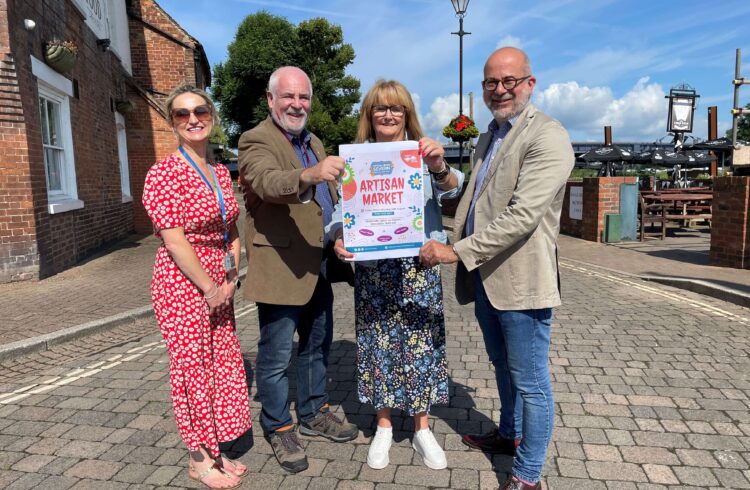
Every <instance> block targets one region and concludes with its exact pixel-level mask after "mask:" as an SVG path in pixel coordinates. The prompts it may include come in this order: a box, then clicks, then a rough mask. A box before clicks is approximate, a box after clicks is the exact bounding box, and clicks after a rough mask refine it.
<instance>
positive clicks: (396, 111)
mask: <svg viewBox="0 0 750 490" xmlns="http://www.w3.org/2000/svg"><path fill="white" fill-rule="evenodd" d="M405 110H406V109H405V108H404V106H402V105H399V104H396V105H376V106H373V107H372V113H373V114H375V115H382V114H385V113H386V112H387V111H391V114H393V115H394V116H403V115H404V111H405Z"/></svg>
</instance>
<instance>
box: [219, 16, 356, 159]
mask: <svg viewBox="0 0 750 490" xmlns="http://www.w3.org/2000/svg"><path fill="white" fill-rule="evenodd" d="M354 57H355V54H354V48H352V46H351V45H350V44H346V43H344V34H343V31H342V30H341V27H340V26H338V25H335V24H331V23H329V22H328V21H327V20H326V19H322V18H314V19H310V20H306V21H303V22H301V23H300V24H299V25H298V26H295V25H293V24H292V23H290V22H289V21H288V20H286V19H285V18H284V17H279V16H275V15H271V14H269V13H268V12H263V11H261V12H258V13H256V14H253V15H249V16H247V17H246V18H245V20H244V21H243V22H242V24H240V27H239V28H238V29H237V34H236V35H235V39H234V41H233V42H232V43H231V44H230V45H229V56H228V57H227V61H226V63H224V64H221V63H219V64H217V65H216V67H215V68H214V79H215V82H214V86H213V94H214V96H215V97H216V100H217V101H218V102H219V104H220V107H221V116H222V119H223V120H224V122H225V123H226V126H227V128H228V132H229V135H228V136H229V141H230V142H231V143H232V144H236V142H237V140H238V139H239V136H240V134H242V132H243V131H246V130H248V129H251V128H253V127H254V126H255V125H257V124H258V123H259V122H261V121H262V120H263V119H265V118H266V116H267V115H268V104H267V101H266V85H267V83H268V77H269V76H270V75H271V73H272V72H273V71H274V70H275V69H276V68H278V67H280V66H284V65H293V66H299V67H300V68H302V69H303V70H305V72H306V73H307V74H308V75H309V76H310V80H311V81H312V85H313V100H312V110H311V113H310V119H309V122H308V125H307V127H308V129H310V131H312V132H313V133H315V134H316V135H317V136H318V137H319V138H320V139H321V140H323V143H324V145H325V146H326V150H327V151H329V152H337V150H338V145H339V144H343V143H351V142H352V141H353V140H354V136H355V134H356V130H357V122H358V115H357V113H356V112H353V111H352V108H353V106H354V104H356V103H357V102H358V101H359V98H360V93H359V80H357V79H356V78H354V77H352V76H350V75H347V74H346V67H347V66H348V65H350V64H351V63H352V62H353V61H354Z"/></svg>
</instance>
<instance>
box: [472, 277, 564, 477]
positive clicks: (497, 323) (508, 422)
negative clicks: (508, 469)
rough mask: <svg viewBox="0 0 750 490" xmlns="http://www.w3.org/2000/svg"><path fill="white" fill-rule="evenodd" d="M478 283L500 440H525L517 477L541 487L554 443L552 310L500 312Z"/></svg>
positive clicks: (479, 310)
mask: <svg viewBox="0 0 750 490" xmlns="http://www.w3.org/2000/svg"><path fill="white" fill-rule="evenodd" d="M475 282H476V288H477V289H476V298H475V299H476V303H475V306H474V308H475V310H474V311H475V313H476V316H477V320H478V321H479V326H480V327H481V329H482V334H483V336H484V343H485V347H486V349H487V355H488V356H489V358H490V362H492V364H493V366H495V378H496V380H497V389H498V391H499V393H500V403H501V404H502V406H501V408H500V429H499V433H500V435H501V436H502V437H505V438H508V439H522V441H521V445H520V446H519V447H518V449H517V451H516V457H515V460H514V461H513V475H514V476H516V477H518V478H520V479H522V480H525V481H528V482H532V483H535V482H538V481H539V479H540V478H541V475H542V469H543V467H544V460H545V458H546V456H547V447H548V446H549V443H550V441H551V439H552V428H553V426H554V423H555V405H554V400H553V398H552V383H551V382H550V376H549V364H548V363H549V344H550V326H551V324H552V309H551V308H543V309H539V310H521V311H505V310H496V309H495V308H494V307H493V306H492V305H491V304H490V302H489V300H488V299H487V294H486V293H485V291H484V287H483V286H482V282H481V280H477V281H475Z"/></svg>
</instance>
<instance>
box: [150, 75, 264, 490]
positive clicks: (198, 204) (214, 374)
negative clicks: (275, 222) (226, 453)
mask: <svg viewBox="0 0 750 490" xmlns="http://www.w3.org/2000/svg"><path fill="white" fill-rule="evenodd" d="M166 105H167V112H168V114H169V118H170V121H171V123H172V128H173V130H174V132H175V134H176V135H177V138H178V140H179V144H180V146H179V148H178V151H175V152H174V153H172V154H171V155H169V156H168V157H167V158H166V159H165V160H163V161H161V162H158V163H156V164H154V166H153V167H151V169H150V170H149V172H148V175H147V176H146V183H145V186H144V189H143V205H144V206H145V208H146V211H147V212H148V215H149V217H150V218H151V221H152V222H153V224H154V231H155V233H156V235H157V236H159V237H160V238H161V239H162V244H161V246H160V247H159V251H158V252H157V254H156V263H155V264H154V277H153V279H152V281H151V296H152V299H153V303H154V311H155V313H156V319H157V321H158V322H159V328H160V329H161V332H162V335H163V336H164V339H165V341H166V344H167V349H168V351H169V375H170V383H171V387H172V401H173V408H174V414H175V419H176V421H177V427H178V429H179V432H180V436H181V437H182V439H183V441H185V444H186V445H187V447H188V451H189V455H190V463H189V471H188V475H189V476H190V478H192V479H194V480H197V481H200V482H202V483H203V484H204V485H206V486H207V487H209V488H219V489H225V488H236V487H237V486H239V485H240V484H241V483H242V479H241V477H242V476H244V475H245V474H246V473H247V471H248V469H247V467H246V466H245V465H243V464H242V463H240V462H239V461H232V460H229V459H228V458H226V457H223V456H222V455H221V454H220V452H219V443H220V442H225V441H231V440H234V439H237V438H238V437H240V436H241V435H242V434H244V433H245V432H246V431H247V430H248V429H249V428H250V425H251V422H250V407H249V397H248V389H247V380H246V378H245V369H244V366H243V359H242V352H241V351H240V345H239V342H238V340H237V336H236V335H235V319H234V307H233V301H234V293H235V290H236V287H237V286H238V283H239V281H238V277H237V267H236V265H235V264H239V261H240V239H239V233H238V231H237V216H238V214H239V206H238V204H237V201H236V200H235V199H234V196H233V193H232V181H231V177H230V175H229V171H228V170H227V169H226V167H224V166H222V165H217V164H215V163H212V162H210V161H209V160H208V158H207V149H208V136H209V134H210V133H211V129H212V128H213V126H214V123H215V120H216V108H215V107H214V105H213V103H212V102H211V99H210V98H209V97H208V95H207V94H206V93H205V92H203V91H202V90H198V89H196V88H194V87H191V86H187V85H186V86H182V87H179V88H177V89H175V91H174V92H172V94H171V95H170V96H169V97H168V98H167V101H166ZM217 187H218V189H217Z"/></svg>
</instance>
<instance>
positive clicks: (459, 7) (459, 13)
mask: <svg viewBox="0 0 750 490" xmlns="http://www.w3.org/2000/svg"><path fill="white" fill-rule="evenodd" d="M469 1H470V0H451V3H452V4H453V10H455V11H456V17H458V32H451V34H455V35H456V36H458V114H459V115H463V113H464V36H466V35H467V34H471V33H470V32H466V31H464V16H465V15H466V10H467V9H468V8H469ZM458 145H459V146H458V168H459V169H460V170H461V171H462V172H463V170H464V169H463V167H464V163H463V160H464V142H463V141H459V142H458Z"/></svg>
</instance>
